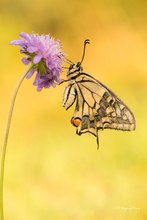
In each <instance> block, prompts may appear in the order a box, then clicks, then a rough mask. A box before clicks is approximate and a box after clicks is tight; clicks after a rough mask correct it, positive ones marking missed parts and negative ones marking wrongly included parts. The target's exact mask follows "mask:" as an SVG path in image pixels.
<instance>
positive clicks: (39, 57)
mask: <svg viewBox="0 0 147 220" xmlns="http://www.w3.org/2000/svg"><path fill="white" fill-rule="evenodd" d="M41 59H42V55H40V54H38V55H36V56H35V57H34V59H33V63H34V64H37V63H39V62H40V60H41Z"/></svg>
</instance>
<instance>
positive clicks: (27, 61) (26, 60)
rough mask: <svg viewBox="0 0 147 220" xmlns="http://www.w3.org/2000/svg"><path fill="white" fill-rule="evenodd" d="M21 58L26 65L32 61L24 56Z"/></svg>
mask: <svg viewBox="0 0 147 220" xmlns="http://www.w3.org/2000/svg"><path fill="white" fill-rule="evenodd" d="M21 60H22V62H23V64H25V65H28V64H29V63H30V60H28V59H26V58H24V57H23V58H22V59H21Z"/></svg>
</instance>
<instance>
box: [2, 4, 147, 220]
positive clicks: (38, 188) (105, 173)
mask: <svg viewBox="0 0 147 220" xmlns="http://www.w3.org/2000/svg"><path fill="white" fill-rule="evenodd" d="M22 31H23V32H28V33H32V32H35V33H38V34H48V33H50V34H51V35H52V36H53V37H54V38H55V39H60V40H61V42H62V45H63V50H64V52H65V53H66V54H68V58H69V59H71V60H72V61H73V62H76V61H79V60H80V59H81V54H82V48H83V41H84V40H85V39H87V38H88V39H90V40H91V44H90V45H89V46H87V50H86V56H85V59H84V62H83V67H84V71H85V72H87V73H89V74H91V75H92V76H94V77H95V78H97V79H98V80H100V81H102V82H103V83H104V84H105V85H107V86H108V87H109V88H111V90H112V91H114V92H115V93H116V94H117V95H118V96H119V97H120V98H121V99H122V100H123V101H124V102H125V103H126V104H127V105H128V106H129V107H130V108H131V110H132V111H133V112H134V115H135V117H136V121H137V129H136V131H134V132H121V131H113V130H105V131H102V132H99V138H100V149H99V150H98V151H97V149H96V140H95V138H94V137H93V136H92V135H88V134H86V135H83V136H81V137H79V136H77V135H76V134H75V128H74V127H73V126H72V125H71V124H70V118H71V117H72V114H73V111H74V107H72V108H71V109H69V110H68V111H65V109H64V108H62V94H63V91H64V87H65V84H62V85H61V86H58V87H56V89H54V88H50V89H46V90H43V91H42V92H40V93H38V92H36V88H35V87H33V86H32V83H33V78H31V79H30V80H25V81H24V83H23V85H22V87H21V89H20V91H19V94H18V97H17V100H16V105H15V111H14V115H13V120H12V126H11V131H10V136H9V142H8V149H7V155H6V167H5V168H6V169H5V182H4V205H5V207H4V209H5V217H6V220H26V219H27V220H40V219H43V220H46V219H47V220H48V219H53V220H98V219H99V220H115V219H116V220H130V219H133V220H145V219H147V133H146V130H147V126H146V121H147V113H146V110H147V1H145V0H110V1H109V0H103V1H100V0H87V1H84V0H78V1H77V0H74V1H70V0H68V1H67V0H42V1H39V0H36V1H28V0H12V1H10V0H1V1H0V53H1V56H0V67H1V71H0V146H2V142H3V136H4V129H5V121H6V116H7V112H8V106H9V102H10V97H11V95H12V92H13V89H14V87H15V84H16V81H17V80H18V78H19V77H20V75H21V73H23V72H24V71H26V68H27V67H26V66H24V65H23V64H22V63H21V58H22V55H20V53H19V48H18V47H13V46H10V45H9V42H10V41H11V40H14V39H18V38H19V36H18V35H19V33H20V32H22ZM65 77H66V73H65V72H64V73H63V74H62V78H65Z"/></svg>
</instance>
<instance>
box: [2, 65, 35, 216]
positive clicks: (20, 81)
mask: <svg viewBox="0 0 147 220" xmlns="http://www.w3.org/2000/svg"><path fill="white" fill-rule="evenodd" d="M32 67H33V65H32V66H31V67H30V68H29V69H28V70H27V71H26V72H25V73H24V74H23V75H22V76H21V78H20V79H19V81H18V83H17V85H16V88H15V90H14V93H13V96H12V99H11V102H10V108H9V112H8V118H7V123H6V130H5V135H4V143H3V146H2V155H1V161H0V163H1V167H0V171H1V173H0V220H4V210H3V183H4V168H5V157H6V149H7V143H8V136H9V131H10V124H11V119H12V113H13V109H14V104H15V100H16V96H17V93H18V90H19V88H20V86H21V84H22V82H23V80H24V79H25V77H26V75H27V74H28V72H29V71H30V70H31V69H32Z"/></svg>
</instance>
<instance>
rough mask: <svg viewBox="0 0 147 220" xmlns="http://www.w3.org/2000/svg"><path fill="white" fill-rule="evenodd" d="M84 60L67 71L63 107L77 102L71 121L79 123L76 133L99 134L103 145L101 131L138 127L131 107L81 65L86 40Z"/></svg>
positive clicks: (71, 64)
mask: <svg viewBox="0 0 147 220" xmlns="http://www.w3.org/2000/svg"><path fill="white" fill-rule="evenodd" d="M88 43H90V41H89V40H85V41H84V50H83V56H82V59H81V62H77V63H73V62H71V61H70V60H68V59H66V61H67V62H68V63H70V67H69V68H68V72H67V79H66V80H63V81H62V82H61V83H63V82H68V85H67V86H66V88H65V91H64V95H63V107H65V109H66V110H67V109H69V108H70V107H71V106H72V105H73V104H74V102H76V106H75V110H74V114H73V116H72V118H71V123H72V124H73V125H74V126H75V127H76V133H77V134H78V135H81V134H83V133H86V132H89V133H91V134H93V135H94V136H95V137H96V140H97V146H98V147H99V139H98V131H99V130H103V129H116V130H122V131H132V130H135V118H134V115H133V113H132V112H131V110H130V109H129V108H128V107H127V106H126V105H125V104H124V102H122V101H121V100H120V99H119V98H118V97H117V96H116V95H115V94H114V93H113V92H112V91H111V90H110V89H108V88H107V87H106V86H105V85H104V84H102V83H101V82H99V81H98V80H96V79H95V78H94V77H92V76H90V75H88V74H87V73H84V72H83V68H82V66H81V64H82V61H83V59H84V55H85V48H86V44H88Z"/></svg>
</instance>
